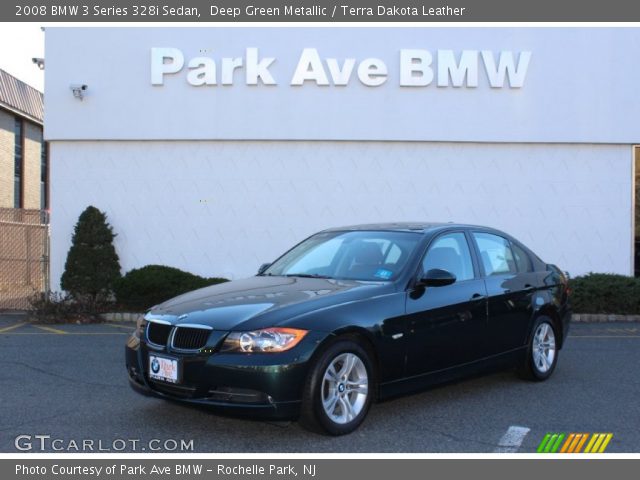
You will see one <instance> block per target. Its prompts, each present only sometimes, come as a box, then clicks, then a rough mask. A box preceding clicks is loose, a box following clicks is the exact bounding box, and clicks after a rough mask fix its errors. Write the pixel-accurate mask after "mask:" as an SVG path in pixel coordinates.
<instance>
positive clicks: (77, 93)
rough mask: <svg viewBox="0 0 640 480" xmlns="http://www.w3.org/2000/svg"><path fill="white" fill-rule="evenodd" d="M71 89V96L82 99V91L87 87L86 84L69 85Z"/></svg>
mask: <svg viewBox="0 0 640 480" xmlns="http://www.w3.org/2000/svg"><path fill="white" fill-rule="evenodd" d="M69 88H71V91H72V92H73V96H74V97H75V98H78V99H80V100H82V99H83V98H84V92H85V91H86V90H87V88H89V87H88V86H87V85H84V84H83V85H71V86H70V87H69Z"/></svg>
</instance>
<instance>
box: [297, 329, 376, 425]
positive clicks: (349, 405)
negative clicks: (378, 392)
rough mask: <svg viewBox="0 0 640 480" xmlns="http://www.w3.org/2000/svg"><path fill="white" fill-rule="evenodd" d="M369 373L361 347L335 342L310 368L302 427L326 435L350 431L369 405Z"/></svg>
mask: <svg viewBox="0 0 640 480" xmlns="http://www.w3.org/2000/svg"><path fill="white" fill-rule="evenodd" d="M373 375H374V372H373V368H372V363H371V359H370V355H369V353H368V352H367V351H366V350H365V348H363V346H361V345H360V344H359V343H358V342H356V341H353V340H351V339H339V340H337V341H335V342H334V343H333V344H331V345H330V346H329V347H328V348H327V349H326V350H325V351H324V352H322V354H321V355H320V356H319V357H318V359H317V360H316V362H315V363H314V365H313V366H312V368H311V374H310V375H309V379H308V380H307V382H306V385H305V389H304V393H303V397H302V410H301V414H300V423H301V424H302V426H304V427H305V428H307V429H309V430H312V431H315V432H318V433H324V434H329V435H345V434H347V433H351V432H353V431H354V430H355V429H357V428H358V427H359V426H360V424H361V423H362V422H363V421H364V419H365V417H366V416H367V413H368V412H369V408H370V407H371V399H372V395H373V391H374V385H375V383H374V376H373Z"/></svg>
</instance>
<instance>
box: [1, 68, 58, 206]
mask: <svg viewBox="0 0 640 480" xmlns="http://www.w3.org/2000/svg"><path fill="white" fill-rule="evenodd" d="M43 111H44V108H43V95H42V93H40V92H39V91H38V90H36V89H35V88H33V87H30V86H29V85H27V84H26V83H24V82H21V81H20V80H18V79H17V78H15V77H13V76H12V75H9V74H8V73H7V72H5V71H3V70H0V208H23V209H39V210H44V209H47V208H48V206H49V205H48V165H47V146H46V143H45V142H44V140H43V137H42V123H43V117H44V115H43Z"/></svg>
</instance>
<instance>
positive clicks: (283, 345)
mask: <svg viewBox="0 0 640 480" xmlns="http://www.w3.org/2000/svg"><path fill="white" fill-rule="evenodd" d="M306 334H307V330H298V329H297V328H278V327H273V328H265V329H263V330H254V331H252V332H231V333H230V334H229V335H227V338H226V339H225V340H224V344H223V345H222V349H221V350H222V351H223V352H230V351H232V352H246V353H251V352H254V353H277V352H284V351H286V350H289V349H291V348H293V347H295V346H296V345H297V344H298V343H299V342H300V340H302V339H303V338H304V336H305V335H306Z"/></svg>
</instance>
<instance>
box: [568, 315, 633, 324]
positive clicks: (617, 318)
mask: <svg viewBox="0 0 640 480" xmlns="http://www.w3.org/2000/svg"><path fill="white" fill-rule="evenodd" d="M571 321H572V322H576V323H605V322H640V315H618V314H614V313H574V314H573V316H572V317H571Z"/></svg>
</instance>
